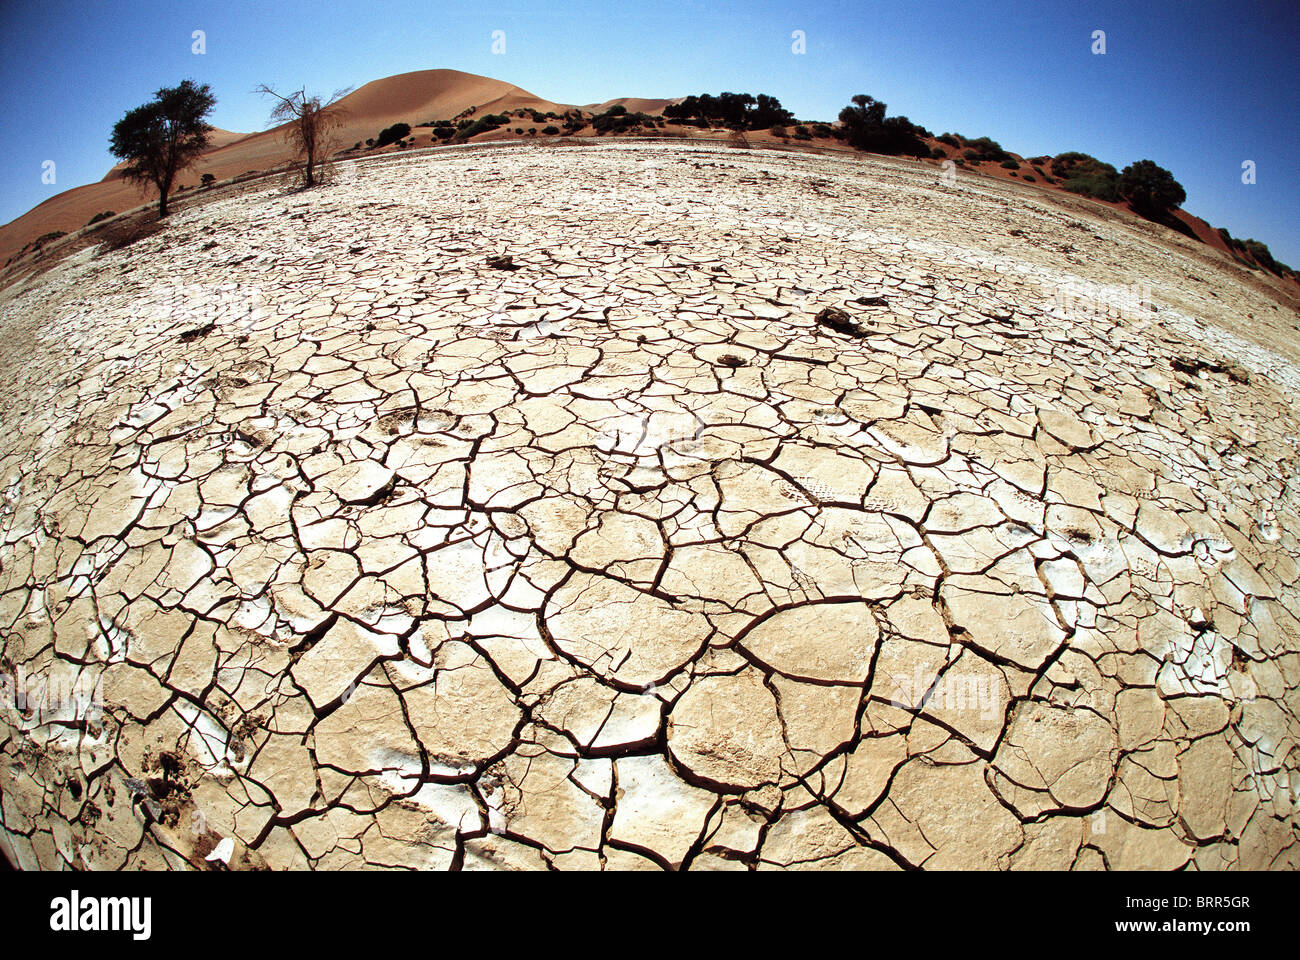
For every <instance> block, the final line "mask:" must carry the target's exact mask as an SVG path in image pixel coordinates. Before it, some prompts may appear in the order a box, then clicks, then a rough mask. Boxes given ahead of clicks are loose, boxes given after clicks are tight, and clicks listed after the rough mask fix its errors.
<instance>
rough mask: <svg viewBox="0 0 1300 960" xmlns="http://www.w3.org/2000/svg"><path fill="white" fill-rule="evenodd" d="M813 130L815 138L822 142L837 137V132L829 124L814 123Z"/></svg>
mask: <svg viewBox="0 0 1300 960" xmlns="http://www.w3.org/2000/svg"><path fill="white" fill-rule="evenodd" d="M812 130H813V136H814V137H817V138H819V139H821V140H826V139H828V138H830V137H833V136H835V131H834V130H832V129H831V127H830V125H829V124H825V123H814V124H813V128H812Z"/></svg>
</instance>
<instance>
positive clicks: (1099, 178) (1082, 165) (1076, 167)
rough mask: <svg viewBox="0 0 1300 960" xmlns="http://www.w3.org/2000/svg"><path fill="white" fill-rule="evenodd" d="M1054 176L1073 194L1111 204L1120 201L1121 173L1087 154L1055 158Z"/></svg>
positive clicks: (1066, 154)
mask: <svg viewBox="0 0 1300 960" xmlns="http://www.w3.org/2000/svg"><path fill="white" fill-rule="evenodd" d="M1052 176H1053V177H1055V178H1056V179H1057V180H1060V181H1062V182H1061V186H1062V187H1063V188H1064V189H1066V190H1069V191H1070V192H1071V193H1077V194H1080V195H1081V196H1085V197H1093V198H1094V199H1096V200H1106V201H1110V202H1114V201H1116V200H1118V199H1119V171H1117V170H1116V169H1115V168H1114V167H1112V166H1111V165H1110V164H1109V163H1103V162H1102V161H1100V160H1098V159H1097V158H1096V157H1090V156H1089V155H1088V154H1086V153H1078V152H1075V151H1070V152H1068V153H1062V154H1059V155H1058V156H1056V157H1053V158H1052ZM1043 179H1045V180H1048V182H1049V183H1051V182H1055V181H1053V180H1051V179H1050V178H1048V177H1044V178H1043Z"/></svg>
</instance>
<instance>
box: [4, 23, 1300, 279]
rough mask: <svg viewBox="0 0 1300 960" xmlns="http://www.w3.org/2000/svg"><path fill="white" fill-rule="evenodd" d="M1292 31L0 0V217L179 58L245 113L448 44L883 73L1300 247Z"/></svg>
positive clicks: (504, 58) (1289, 253) (778, 89)
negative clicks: (265, 90)
mask: <svg viewBox="0 0 1300 960" xmlns="http://www.w3.org/2000/svg"><path fill="white" fill-rule="evenodd" d="M194 30H203V31H205V33H206V47H207V50H206V53H204V54H203V55H201V56H199V55H195V54H194V53H193V52H192V51H191V46H192V43H193V41H192V39H191V34H192V32H193V31H194ZM494 30H504V31H505V34H506V45H505V46H506V49H505V53H504V54H494V53H492V50H491V45H492V32H493V31H494ZM796 30H802V31H803V32H804V34H805V36H806V44H807V47H806V49H807V52H806V53H804V54H802V55H798V54H795V53H793V52H792V49H791V46H792V39H791V34H792V33H793V32H794V31H796ZM1094 30H1104V31H1105V33H1106V53H1105V54H1104V55H1100V56H1099V55H1095V54H1093V53H1092V52H1091V46H1092V40H1091V35H1092V32H1093V31H1094ZM1298 52H1300V4H1298V3H1296V2H1295V0H1247V2H1245V3H1231V2H1226V0H1158V2H1149V3H1137V2H1134V0H1126V2H1086V0H1030V2H1019V3H1002V2H997V0H983V2H971V0H847V2H840V0H787V2H769V0H745V2H730V0H726V2H724V0H659V2H645V0H642V2H631V3H629V2H623V0H554V2H538V0H476V2H462V0H453V2H415V0H363V2H354V0H312V2H303V0H266V2H263V0H224V2H186V0H147V2H146V0H85V2H80V3H78V2H68V0H0V74H3V76H2V77H0V129H2V130H3V131H4V133H5V142H6V145H7V147H8V149H7V151H6V152H4V153H3V155H0V184H2V185H3V189H0V222H4V221H8V220H11V219H13V218H14V217H16V216H18V215H19V214H21V213H23V212H25V211H26V210H28V209H29V208H30V207H32V206H34V205H35V204H37V203H39V202H40V201H41V200H44V199H45V198H46V197H48V196H51V195H53V194H54V193H57V192H59V191H61V190H66V189H68V188H69V187H73V186H77V185H79V184H82V183H88V182H91V181H94V180H98V179H100V178H101V177H102V176H103V175H104V173H105V172H106V171H107V170H108V168H109V167H110V166H111V165H112V162H113V161H112V158H111V157H110V156H109V154H108V137H109V132H110V130H111V128H112V126H113V124H114V123H115V122H116V121H117V120H118V119H119V118H120V117H121V116H122V114H123V113H125V112H126V110H128V109H129V108H131V107H134V106H137V105H139V104H140V103H143V102H144V101H145V100H147V99H149V97H150V95H151V94H152V92H153V91H154V90H156V89H157V88H158V87H160V86H164V85H167V86H170V85H173V84H175V83H176V82H178V81H179V80H181V79H182V78H184V77H193V78H194V79H195V80H198V81H200V82H205V83H209V84H211V86H212V88H213V92H214V93H215V94H216V96H217V101H218V102H217V108H216V110H215V112H214V113H213V115H212V118H211V119H212V122H213V123H215V124H216V125H217V126H219V127H224V128H226V129H229V130H239V131H251V130H259V129H262V128H263V127H265V125H266V120H267V113H268V108H267V104H266V101H265V100H264V99H262V98H260V97H258V96H256V95H254V94H253V93H252V90H253V88H254V87H255V86H256V85H257V84H259V83H263V82H265V83H269V84H271V85H272V86H277V85H279V86H284V87H290V88H296V87H299V86H302V85H306V86H307V87H308V88H309V89H311V90H314V91H317V92H322V93H329V92H331V91H333V90H334V89H337V88H339V87H346V86H360V85H361V84H363V83H365V82H367V81H369V80H374V79H378V78H380V77H385V76H390V75H392V74H395V73H403V72H405V71H408V70H422V69H429V68H433V67H450V68H454V69H458V70H466V71H469V72H471V73H479V74H484V75H487V76H492V77H496V78H498V79H501V80H506V81H509V82H511V83H515V84H518V85H519V86H521V87H524V88H525V89H528V90H531V91H532V92H533V93H536V94H537V95H539V96H542V97H545V98H547V99H550V100H556V101H560V102H568V103H590V102H596V101H601V100H606V99H609V98H612V97H618V96H648V97H670V96H684V95H686V94H690V93H701V92H713V93H717V92H720V91H722V90H732V91H736V92H741V91H743V92H749V93H769V94H772V95H774V96H776V97H778V98H780V100H781V101H782V102H783V103H784V104H785V106H786V107H788V108H790V109H791V110H793V111H794V112H795V113H796V114H797V115H798V116H799V117H800V118H802V119H834V117H835V116H836V114H837V113H838V112H839V110H840V108H841V107H842V106H844V104H846V103H847V102H848V100H849V98H850V97H851V96H852V95H853V94H855V93H869V94H871V95H872V96H875V97H876V98H877V99H880V100H884V101H885V102H886V103H888V104H889V110H890V113H891V114H906V115H907V116H908V117H910V118H911V119H912V120H913V121H914V122H916V123H919V124H922V125H924V126H926V127H928V128H930V129H931V130H933V131H934V132H936V133H940V132H943V131H945V130H951V131H955V132H958V133H962V134H965V135H967V136H981V135H987V136H991V137H993V138H994V139H996V140H998V141H1000V142H1001V143H1002V145H1003V146H1004V147H1006V148H1008V149H1010V150H1014V151H1016V152H1017V153H1020V154H1022V155H1027V156H1033V155H1038V154H1043V153H1052V154H1054V153H1059V152H1062V151H1065V150H1081V151H1083V152H1086V153H1091V154H1093V155H1094V156H1097V157H1099V158H1101V159H1102V160H1105V161H1108V162H1110V163H1113V164H1115V165H1116V166H1117V167H1121V168H1122V167H1123V166H1124V165H1125V164H1127V163H1130V162H1132V161H1134V160H1139V159H1144V158H1148V159H1151V160H1154V161H1156V162H1157V163H1159V164H1161V165H1162V166H1165V167H1168V168H1169V169H1170V170H1172V171H1173V173H1174V175H1175V176H1176V177H1177V178H1178V179H1179V181H1180V182H1181V183H1182V184H1183V185H1184V187H1186V189H1187V202H1186V204H1184V206H1185V207H1186V208H1187V209H1188V210H1189V211H1191V212H1192V213H1195V214H1197V215H1198V216H1201V217H1204V218H1205V219H1207V220H1209V221H1210V222H1211V223H1213V224H1214V225H1215V226H1226V227H1228V229H1229V230H1231V231H1232V233H1233V235H1234V236H1239V237H1254V238H1255V239H1258V240H1262V241H1264V242H1265V243H1267V244H1268V245H1269V246H1270V248H1271V249H1272V251H1273V254H1274V256H1276V257H1277V258H1278V259H1280V260H1283V261H1284V262H1287V263H1289V264H1291V265H1292V266H1295V267H1297V268H1300V230H1297V228H1296V224H1297V223H1300V189H1298V187H1297V182H1298V181H1297V175H1300V132H1298V131H1300V106H1298V105H1297V102H1296V91H1297V90H1300V56H1298V55H1297V54H1298ZM412 119H417V118H412ZM418 119H423V118H418ZM46 160H54V161H55V163H56V171H57V182H56V183H55V184H54V185H48V184H44V183H42V182H41V171H42V163H43V162H44V161H46ZM1245 160H1253V161H1254V162H1255V164H1256V178H1257V182H1256V183H1255V184H1253V185H1246V184H1243V183H1242V182H1241V173H1242V166H1241V165H1242V162H1243V161H1245Z"/></svg>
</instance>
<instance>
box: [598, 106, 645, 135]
mask: <svg viewBox="0 0 1300 960" xmlns="http://www.w3.org/2000/svg"><path fill="white" fill-rule="evenodd" d="M591 126H592V128H593V129H595V131H596V133H598V134H605V133H623V132H624V131H626V130H633V129H635V128H637V127H641V126H654V118H653V117H648V116H646V115H645V114H644V113H628V112H627V108H626V107H623V106H614V107H610V108H609V109H608V110H606V111H605V112H604V113H602V114H601V115H600V116H598V117H593V118H592V120H591Z"/></svg>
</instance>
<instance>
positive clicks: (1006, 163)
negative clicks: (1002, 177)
mask: <svg viewBox="0 0 1300 960" xmlns="http://www.w3.org/2000/svg"><path fill="white" fill-rule="evenodd" d="M999 166H1001V167H1003V168H1005V169H1007V170H1019V169H1020V164H1018V163H1016V161H1014V160H1010V159H1008V160H1003V161H1002V163H1001V164H999Z"/></svg>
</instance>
